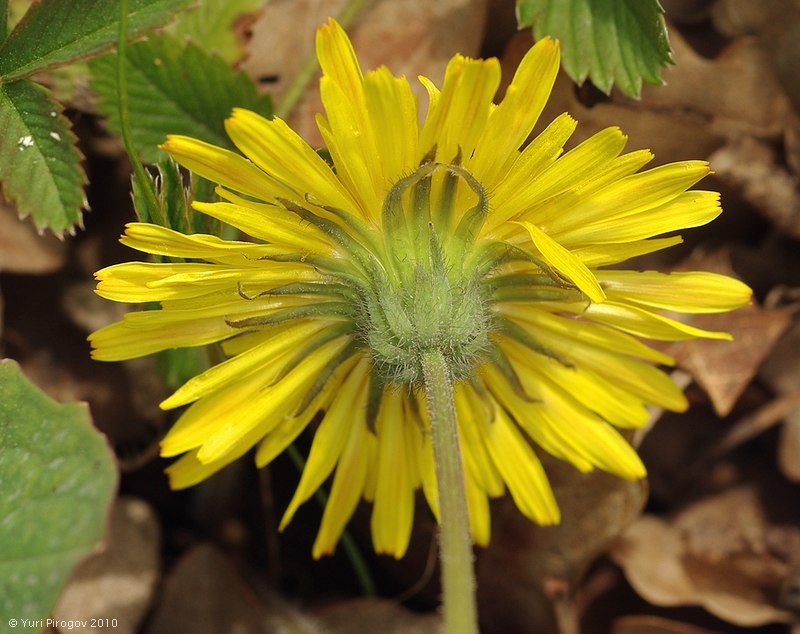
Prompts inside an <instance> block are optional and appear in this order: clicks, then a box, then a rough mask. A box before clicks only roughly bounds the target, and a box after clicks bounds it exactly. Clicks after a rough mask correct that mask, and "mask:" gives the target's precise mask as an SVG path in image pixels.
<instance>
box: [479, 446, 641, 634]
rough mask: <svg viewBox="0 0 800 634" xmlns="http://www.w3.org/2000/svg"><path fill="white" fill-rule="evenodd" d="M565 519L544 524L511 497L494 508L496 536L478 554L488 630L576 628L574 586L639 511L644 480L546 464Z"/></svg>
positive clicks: (563, 630)
mask: <svg viewBox="0 0 800 634" xmlns="http://www.w3.org/2000/svg"><path fill="white" fill-rule="evenodd" d="M547 472H548V475H549V477H550V479H551V483H552V484H553V489H554V491H555V495H556V499H557V500H558V503H559V506H560V507H561V524H559V525H558V526H550V527H542V526H537V525H535V524H533V523H532V522H531V521H530V520H528V519H527V518H525V517H523V516H522V515H521V514H520V512H519V511H518V510H517V509H516V507H515V506H514V504H513V502H512V501H511V500H509V499H508V498H503V499H502V500H499V501H498V503H497V504H495V505H494V506H493V516H492V532H493V534H492V541H491V544H490V545H489V547H488V548H487V549H486V550H485V551H482V552H479V553H478V561H477V577H478V602H479V611H480V615H481V621H482V623H484V626H485V632H486V633H487V634H488V633H497V634H501V633H502V634H514V633H517V632H519V633H520V634H522V633H525V632H531V631H540V632H559V633H561V634H567V633H572V632H577V622H578V618H579V614H578V613H577V607H576V604H575V598H576V588H577V585H578V582H579V581H580V579H581V577H582V576H583V574H584V573H585V571H586V569H587V567H588V566H589V565H590V564H591V563H592V562H593V561H594V560H595V559H596V558H597V557H598V556H599V555H601V554H602V553H604V552H605V551H606V549H607V548H608V545H609V544H610V543H611V542H612V541H613V540H614V539H615V538H616V537H617V536H618V535H619V534H620V532H621V531H622V530H623V529H624V527H625V526H627V525H628V524H630V522H632V521H633V520H634V518H636V517H637V516H638V515H639V513H640V512H641V509H642V506H643V505H644V501H645V498H646V493H645V485H644V483H643V482H642V481H639V482H628V481H625V480H621V479H619V478H617V477H615V476H612V475H609V474H607V473H603V472H600V471H596V472H592V473H588V474H580V473H578V472H577V471H575V469H574V468H572V467H571V466H570V465H567V464H566V463H558V462H556V461H552V463H551V461H549V460H548V462H547Z"/></svg>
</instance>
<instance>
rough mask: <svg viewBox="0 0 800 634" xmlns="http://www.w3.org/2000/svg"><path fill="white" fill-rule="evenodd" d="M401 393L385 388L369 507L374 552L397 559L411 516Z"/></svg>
mask: <svg viewBox="0 0 800 634" xmlns="http://www.w3.org/2000/svg"><path fill="white" fill-rule="evenodd" d="M404 405H405V403H404V397H403V394H402V392H401V391H400V390H399V389H388V390H387V391H386V393H385V394H384V395H383V401H382V402H381V408H380V411H379V413H378V420H377V425H376V432H377V435H378V465H377V468H378V473H377V482H376V488H375V502H374V506H373V509H372V521H371V523H370V526H371V528H372V543H373V545H374V547H375V552H376V553H382V554H387V555H392V556H394V557H395V558H397V559H399V558H400V557H402V556H403V555H404V554H405V552H406V549H407V548H408V541H409V539H410V537H411V525H412V522H413V520H414V487H413V481H414V479H415V478H414V473H412V470H413V471H416V457H415V456H413V455H412V454H411V448H410V447H409V446H408V443H407V437H406V434H405V430H404V429H403V427H404V426H405V425H407V424H408V423H407V422H406V413H405V407H404Z"/></svg>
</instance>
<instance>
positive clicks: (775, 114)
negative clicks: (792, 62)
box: [642, 29, 791, 137]
mask: <svg viewBox="0 0 800 634" xmlns="http://www.w3.org/2000/svg"><path fill="white" fill-rule="evenodd" d="M670 43H671V44H672V48H673V55H674V57H675V65H674V66H669V67H667V68H665V69H664V71H663V77H664V82H665V85H663V86H650V85H645V87H644V89H643V90H642V103H643V105H645V106H646V107H649V108H654V109H659V108H666V109H669V110H673V111H680V110H682V109H684V110H688V111H690V112H696V113H699V114H701V115H702V116H703V117H705V118H707V120H708V121H709V126H710V127H711V129H712V130H713V131H714V132H716V133H718V134H723V135H725V136H733V137H738V136H740V135H741V134H751V135H755V136H759V137H768V136H771V137H778V136H780V135H782V134H783V130H784V127H785V125H786V122H787V120H788V117H789V113H790V112H791V107H790V105H789V100H788V99H787V97H786V95H785V93H784V90H783V87H782V86H781V85H780V83H779V82H778V80H777V78H776V77H775V73H774V71H773V70H772V65H771V61H770V58H769V54H768V53H767V51H766V50H764V48H763V46H762V45H761V44H760V42H759V41H758V40H757V39H756V38H749V37H741V38H738V39H736V40H734V41H733V42H732V43H731V44H730V45H729V46H727V47H726V48H725V49H723V50H722V52H721V53H720V54H719V55H718V56H717V57H716V58H715V59H711V60H709V59H706V58H704V57H702V56H701V55H699V54H697V53H696V52H695V51H694V50H692V48H691V47H690V46H689V45H688V44H687V42H686V40H684V39H683V38H682V37H681V35H680V33H679V32H678V31H677V30H675V29H673V30H672V31H670Z"/></svg>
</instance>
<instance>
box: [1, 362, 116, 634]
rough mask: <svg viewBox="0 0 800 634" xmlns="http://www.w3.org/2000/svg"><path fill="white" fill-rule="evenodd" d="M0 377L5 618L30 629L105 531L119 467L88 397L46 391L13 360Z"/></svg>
mask: <svg viewBox="0 0 800 634" xmlns="http://www.w3.org/2000/svg"><path fill="white" fill-rule="evenodd" d="M0 385H2V390H0V490H2V495H0V623H2V626H3V628H5V626H6V624H7V623H9V620H10V619H17V623H18V624H19V625H21V626H22V629H25V626H24V624H23V623H22V619H30V620H35V619H42V618H45V617H47V615H48V614H49V612H50V609H51V608H52V607H53V604H54V603H55V600H56V598H57V596H58V593H59V591H60V589H61V587H62V586H63V585H64V582H65V581H66V580H67V577H68V576H69V574H70V572H71V570H72V568H73V567H74V566H75V564H76V563H78V561H80V560H81V559H82V558H83V557H84V556H86V555H87V554H88V553H89V552H90V551H91V550H92V549H93V548H94V546H95V545H96V544H97V542H98V541H99V540H100V538H101V537H102V535H103V532H104V528H105V525H106V521H107V515H108V511H109V506H110V504H111V499H112V497H113V494H114V490H115V488H116V483H117V474H116V467H115V465H114V459H113V456H112V453H111V451H110V449H109V447H108V444H107V443H106V441H105V439H104V438H103V436H101V435H100V434H99V433H98V432H97V431H96V430H95V429H94V427H93V426H92V424H91V421H90V420H89V414H88V410H87V408H86V405H85V404H81V403H68V404H66V405H61V404H59V403H56V402H55V401H53V400H51V399H49V398H48V397H47V396H45V395H44V394H43V393H42V392H40V391H39V390H38V389H37V388H35V387H34V386H32V385H31V384H30V383H29V382H28V381H27V379H25V377H24V376H23V375H22V373H21V372H20V369H19V366H18V365H17V364H16V363H15V362H13V361H10V360H3V361H0ZM38 629H40V628H33V629H32V630H31V631H38ZM3 631H5V630H3Z"/></svg>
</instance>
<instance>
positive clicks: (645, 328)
mask: <svg viewBox="0 0 800 634" xmlns="http://www.w3.org/2000/svg"><path fill="white" fill-rule="evenodd" d="M585 314H586V316H587V317H589V318H591V319H594V320H595V321H600V322H603V323H606V324H608V325H609V326H613V327H614V328H619V329H620V330H622V331H624V332H629V333H631V334H632V335H636V336H637V337H644V338H646V339H659V340H661V341H685V340H687V339H695V338H697V337H703V338H706V339H725V340H728V341H730V340H731V339H733V337H731V336H730V335H729V334H728V333H727V332H719V331H713V330H703V329H701V328H695V327H694V326H689V325H688V324H684V323H681V322H679V321H676V320H674V319H670V318H669V317H664V316H663V315H658V314H656V313H653V312H650V311H649V310H645V309H643V308H638V307H636V306H631V305H626V304H622V303H619V302H612V301H608V302H605V303H604V304H593V305H592V306H590V307H589V308H587V309H586V313H585Z"/></svg>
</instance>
